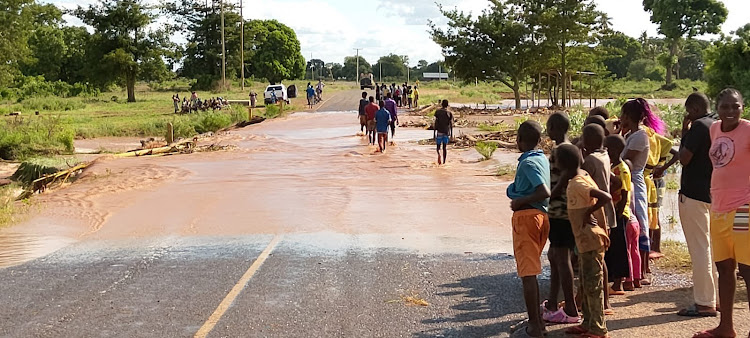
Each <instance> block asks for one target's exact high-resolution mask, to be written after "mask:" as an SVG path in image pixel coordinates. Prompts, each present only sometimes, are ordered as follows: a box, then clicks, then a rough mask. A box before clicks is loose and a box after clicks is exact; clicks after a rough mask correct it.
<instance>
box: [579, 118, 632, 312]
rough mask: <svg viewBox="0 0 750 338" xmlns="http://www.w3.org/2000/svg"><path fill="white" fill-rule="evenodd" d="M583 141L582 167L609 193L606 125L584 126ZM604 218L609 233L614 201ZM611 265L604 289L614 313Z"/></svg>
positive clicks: (608, 308)
mask: <svg viewBox="0 0 750 338" xmlns="http://www.w3.org/2000/svg"><path fill="white" fill-rule="evenodd" d="M596 117H597V118H598V119H600V120H602V124H603V122H604V119H602V118H601V117H600V116H596ZM581 139H582V143H583V156H584V159H583V165H582V166H581V169H583V170H585V171H586V172H587V173H588V174H589V176H590V177H591V179H593V180H594V182H596V185H597V187H598V188H599V190H602V191H606V192H607V193H609V192H610V188H609V186H610V180H611V177H610V176H611V173H610V168H611V165H610V162H609V154H608V153H607V151H606V150H604V148H603V146H604V127H602V126H601V125H600V124H597V123H591V124H588V125H586V126H585V127H583V135H582V137H581ZM604 216H605V217H604V219H601V220H598V221H599V225H601V226H602V228H603V229H605V230H607V234H609V230H610V229H612V228H614V227H616V226H617V221H616V217H615V206H614V204H612V202H611V201H610V202H608V203H605V204H604ZM604 249H605V251H606V250H607V249H608V247H605V248H604ZM608 268H609V267H608V266H607V264H606V262H605V264H604V265H603V271H604V285H605V286H607V288H605V289H604V290H603V292H604V311H605V314H607V315H612V314H614V312H613V311H612V307H611V306H610V305H609V290H608V289H609V288H608V287H609V283H608V278H607V277H608V274H609V269H608ZM617 268H623V267H617Z"/></svg>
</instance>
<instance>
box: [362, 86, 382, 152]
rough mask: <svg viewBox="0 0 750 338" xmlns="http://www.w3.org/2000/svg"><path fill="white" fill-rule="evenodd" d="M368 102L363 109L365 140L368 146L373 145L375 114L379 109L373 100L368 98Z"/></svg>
mask: <svg viewBox="0 0 750 338" xmlns="http://www.w3.org/2000/svg"><path fill="white" fill-rule="evenodd" d="M369 102H370V103H368V104H367V106H366V107H365V115H366V118H367V139H368V141H369V142H370V145H375V113H376V112H377V111H378V109H380V107H378V105H376V104H375V98H374V97H372V96H370V98H369Z"/></svg>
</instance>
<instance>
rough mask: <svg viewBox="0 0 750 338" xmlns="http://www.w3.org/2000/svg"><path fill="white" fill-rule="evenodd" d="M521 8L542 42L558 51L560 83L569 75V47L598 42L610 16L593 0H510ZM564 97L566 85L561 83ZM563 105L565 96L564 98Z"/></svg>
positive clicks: (607, 25) (565, 81)
mask: <svg viewBox="0 0 750 338" xmlns="http://www.w3.org/2000/svg"><path fill="white" fill-rule="evenodd" d="M509 2H510V3H513V4H516V5H518V6H520V7H522V8H524V11H525V14H524V15H525V16H526V20H527V21H528V22H529V24H530V25H531V26H532V27H534V30H535V34H538V35H541V44H542V45H543V46H545V47H546V48H550V49H552V50H555V51H557V54H558V56H559V65H560V71H561V75H562V78H563V84H565V83H567V79H568V56H569V54H570V52H571V50H572V49H575V48H577V47H579V46H587V45H590V44H593V43H595V42H597V39H598V36H599V35H600V34H601V32H603V31H604V30H606V29H607V28H608V27H609V18H608V17H607V16H606V15H605V14H604V13H602V12H601V11H598V10H597V8H596V3H595V2H594V0H580V1H575V0H510V1H509ZM562 97H563V98H565V97H567V86H566V85H563V86H562ZM563 106H565V100H563Z"/></svg>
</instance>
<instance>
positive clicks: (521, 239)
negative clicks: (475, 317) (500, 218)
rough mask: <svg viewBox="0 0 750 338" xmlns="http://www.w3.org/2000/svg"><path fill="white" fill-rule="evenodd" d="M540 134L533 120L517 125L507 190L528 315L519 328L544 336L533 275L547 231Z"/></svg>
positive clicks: (538, 266) (546, 181)
mask: <svg viewBox="0 0 750 338" xmlns="http://www.w3.org/2000/svg"><path fill="white" fill-rule="evenodd" d="M541 136H542V126H541V125H539V123H538V122H536V121H526V122H524V123H522V124H521V126H520V127H518V139H517V140H516V143H517V145H518V149H519V150H520V151H521V152H523V154H522V155H521V157H520V158H519V159H518V168H517V169H516V177H515V180H514V182H513V183H511V185H510V186H508V189H507V194H508V197H509V198H510V199H511V203H510V208H511V209H512V210H513V220H512V223H513V253H514V256H515V258H516V265H517V270H518V276H519V277H520V278H521V280H522V282H523V297H524V300H525V303H526V311H527V313H528V315H529V322H528V327H524V328H522V329H523V330H525V331H523V332H522V334H526V335H528V336H531V337H542V336H543V330H544V324H543V322H542V316H541V314H540V313H539V284H538V282H537V278H536V276H537V275H539V274H540V273H541V272H542V260H541V255H542V250H543V249H544V245H545V244H546V242H547V236H548V234H549V218H548V217H547V208H548V205H549V196H550V188H549V187H550V177H549V173H550V170H549V161H548V160H547V157H546V156H544V152H543V151H542V150H539V149H537V146H538V145H539V141H540V139H541Z"/></svg>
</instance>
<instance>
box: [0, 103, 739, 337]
mask: <svg viewBox="0 0 750 338" xmlns="http://www.w3.org/2000/svg"><path fill="white" fill-rule="evenodd" d="M358 93H359V92H358V91H348V92H342V93H338V94H336V95H332V96H331V98H330V99H329V100H328V101H324V102H323V103H321V106H320V107H318V108H317V111H316V112H312V113H301V114H294V115H292V116H290V117H287V118H283V119H278V120H273V121H267V122H264V123H262V124H259V125H254V126H250V127H247V128H244V129H242V130H236V131H233V132H231V133H229V134H226V135H220V136H219V140H220V143H221V144H232V145H236V146H237V149H235V150H232V151H228V152H215V153H201V154H191V155H180V156H169V157H152V158H135V159H119V160H112V159H102V160H101V161H99V162H98V163H96V164H95V165H94V166H92V167H91V169H89V170H88V171H87V172H86V173H85V175H84V177H83V178H81V179H80V180H79V181H78V182H76V183H75V184H73V185H71V186H70V187H67V188H65V189H62V190H59V191H55V192H51V193H47V194H44V195H41V196H39V197H38V198H37V199H36V201H37V202H36V203H35V204H34V205H32V207H31V210H30V211H29V213H28V215H27V217H26V220H25V221H23V222H21V224H19V225H17V226H14V227H11V228H7V229H3V230H2V231H0V266H2V268H0V300H1V302H2V303H0V304H2V306H0V337H496V336H500V337H503V336H507V335H508V330H509V328H510V326H511V325H512V324H515V323H517V322H518V321H520V320H521V319H523V317H524V306H523V302H522V295H521V282H520V280H519V279H518V277H517V275H516V273H515V262H514V260H513V257H512V256H511V255H510V253H512V246H511V240H510V237H511V232H510V231H511V230H510V212H509V210H508V209H509V208H508V203H509V202H508V200H507V199H506V198H505V193H504V192H505V187H506V186H507V182H504V181H501V180H498V179H496V178H494V177H491V176H490V175H489V174H491V173H492V172H493V170H494V168H495V167H496V164H497V163H495V162H493V161H485V162H479V161H478V158H479V155H477V154H476V153H475V152H474V151H473V150H465V151H452V152H450V154H449V163H448V164H447V165H445V166H442V167H438V166H437V165H435V163H434V162H435V159H434V150H433V149H432V148H431V147H430V146H421V145H419V144H417V143H416V141H417V140H420V139H426V138H429V137H431V133H430V132H429V131H424V130H416V129H412V130H409V129H399V130H398V131H397V133H396V138H395V142H396V144H395V146H392V147H389V149H388V152H387V153H386V154H376V153H374V148H372V147H370V146H368V145H367V142H366V140H365V139H364V138H363V137H362V136H360V135H357V132H358V131H359V126H358V123H357V117H356V113H355V112H354V110H355V109H356V106H357V98H358V96H359V95H358ZM328 95H331V94H328ZM205 142H209V141H205ZM516 156H517V155H515V154H507V155H505V157H503V156H502V155H500V156H499V157H500V158H505V159H509V160H510V161H513V159H514V158H515V157H516ZM496 157H498V156H496ZM546 275H547V273H546V272H545V274H543V276H542V277H541V279H540V282H541V284H542V290H543V296H544V293H546V292H545V290H546V289H547V283H548V281H547V279H546ZM659 277H660V278H661V277H663V279H662V280H663V281H664V282H661V283H662V284H669V285H662V286H658V285H657V286H653V287H650V288H645V289H643V291H640V292H636V293H633V294H631V295H629V296H624V297H620V298H615V299H613V304H614V305H615V310H616V311H617V314H616V315H615V316H613V317H610V318H608V320H609V321H608V325H609V326H610V329H611V330H612V332H611V335H612V336H613V337H637V336H646V335H648V336H651V337H689V336H690V334H691V333H692V332H695V331H698V330H700V329H706V328H709V327H711V326H712V325H715V324H716V323H718V319H716V318H709V319H688V318H684V317H678V316H676V315H675V314H674V311H676V310H677V308H678V307H682V306H684V305H687V304H689V302H690V296H689V295H690V291H689V289H685V288H681V287H675V286H674V285H675V284H677V285H688V284H689V283H686V282H688V281H686V280H685V278H683V277H679V276H667V275H659ZM657 281H659V279H657ZM667 281H668V283H667ZM736 308H738V309H743V308H744V310H742V311H739V312H738V313H736V315H735V317H736V318H737V319H741V318H744V320H738V322H739V323H738V330H739V332H740V336H742V334H743V332H747V330H748V327H749V326H748V324H747V319H748V313H747V303H741V302H738V303H737V305H736ZM743 316H744V317H743ZM548 329H549V330H550V334H549V336H563V331H564V327H562V326H550V327H548Z"/></svg>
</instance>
